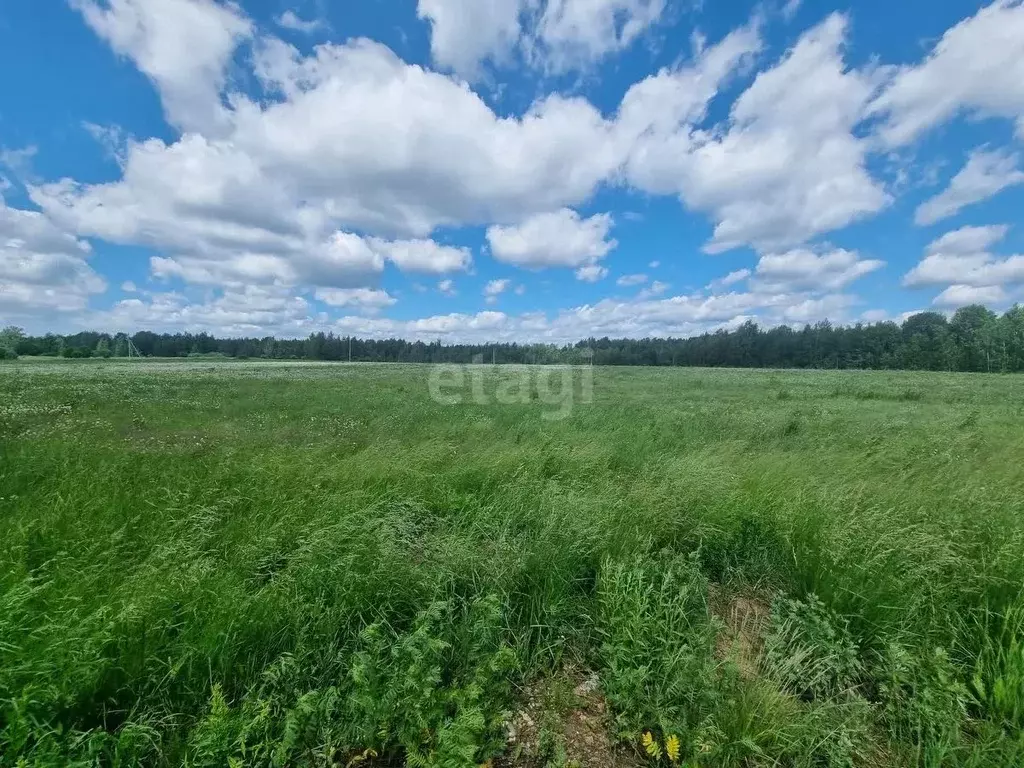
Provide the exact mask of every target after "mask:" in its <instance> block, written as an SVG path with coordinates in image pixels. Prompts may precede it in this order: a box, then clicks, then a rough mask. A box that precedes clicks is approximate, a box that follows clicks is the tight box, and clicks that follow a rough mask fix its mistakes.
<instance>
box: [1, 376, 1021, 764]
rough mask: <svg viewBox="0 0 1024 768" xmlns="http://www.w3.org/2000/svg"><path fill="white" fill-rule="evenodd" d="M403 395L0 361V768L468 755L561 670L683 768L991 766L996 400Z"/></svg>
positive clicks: (1009, 686) (709, 394)
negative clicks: (592, 676) (746, 632)
mask: <svg viewBox="0 0 1024 768" xmlns="http://www.w3.org/2000/svg"><path fill="white" fill-rule="evenodd" d="M486 370H487V373H486V375H487V377H488V378H487V387H488V391H493V389H494V388H495V387H497V386H498V384H499V383H500V381H501V380H504V379H507V378H508V377H510V376H513V375H518V374H514V373H513V371H512V370H511V369H504V368H495V369H491V368H487V369H486ZM428 373H429V370H428V369H427V368H425V367H418V366H384V365H382V366H371V365H355V366H347V365H336V366H331V365H288V364H256V363H253V364H237V363H236V364H211V363H205V362H204V363H195V362H191V363H184V364H174V363H149V364H147V363H142V364H139V365H130V364H127V363H123V362H121V363H118V362H109V363H106V364H102V365H89V364H75V363H64V364H54V365H47V366H38V365H37V366H33V365H29V364H26V365H21V364H12V365H7V366H4V367H3V368H2V369H0V497H2V498H0V765H12V766H13V765H18V764H19V761H21V763H23V764H28V765H69V764H73V765H135V764H146V765H211V766H212V765H221V766H222V765H268V764H273V765H342V764H347V763H349V761H351V760H353V759H354V758H355V759H356V761H357V763H359V762H360V759H362V763H367V762H368V763H374V762H378V763H380V762H387V763H388V764H398V763H408V764H410V765H414V766H469V765H476V764H478V763H480V762H483V761H484V760H486V759H488V758H491V757H493V756H495V755H498V754H499V753H500V752H501V751H502V749H503V746H504V741H503V722H504V720H505V718H506V716H507V712H509V711H513V710H515V708H516V707H517V703H516V696H517V693H516V691H517V689H518V686H520V685H521V684H523V683H525V682H527V681H529V680H531V679H533V678H534V677H536V676H538V675H541V674H548V673H552V672H555V673H557V670H558V669H559V668H560V667H561V666H562V665H563V664H565V663H567V662H572V663H573V664H574V665H585V666H588V667H590V668H592V669H594V670H595V671H597V672H598V674H599V679H600V681H601V688H602V693H603V695H604V696H605V697H606V699H607V701H608V704H609V706H610V708H611V723H610V728H611V729H612V731H613V734H614V735H615V736H616V737H618V738H621V739H622V740H623V741H624V742H626V743H627V744H633V745H636V744H637V739H638V738H639V736H640V735H641V734H642V733H643V732H645V731H653V732H655V733H657V734H659V735H667V734H673V735H676V736H677V737H679V738H680V740H681V744H682V749H681V752H682V755H681V757H682V759H683V760H688V761H690V762H691V763H693V762H696V763H697V764H700V765H806V766H822V765H907V766H910V765H927V766H946V765H964V766H968V765H973V766H987V765H1007V766H1011V765H1019V764H1021V761H1022V760H1024V743H1022V741H1021V736H1020V734H1021V730H1022V720H1021V717H1022V712H1024V692H1022V685H1024V651H1022V648H1024V598H1022V596H1021V592H1022V586H1024V516H1022V508H1021V507H1022V503H1024V502H1022V499H1024V495H1022V493H1021V492H1022V490H1024V475H1022V471H1024V470H1022V462H1021V459H1022V458H1024V445H1022V435H1024V429H1022V427H1024V400H1022V398H1021V395H1022V394H1024V381H1021V380H1019V379H1018V378H1016V377H1009V376H1006V377H1000V376H980V375H979V376H973V375H964V374H948V375H947V374H925V373H913V374H911V373H907V374H895V373H859V372H763V371H730V370H715V371H710V370H699V369H685V370H680V369H675V370H659V369H602V368H597V369H595V384H594V394H595V399H594V402H593V403H592V404H582V403H577V404H576V406H575V407H574V408H573V410H572V412H571V414H570V415H569V417H568V418H566V419H564V420H561V421H552V420H549V419H545V418H542V413H543V405H542V404H540V403H537V402H534V401H530V402H523V403H520V404H515V405H500V404H497V403H493V402H492V403H490V404H488V405H474V404H472V403H465V404H461V405H457V406H444V405H441V404H439V403H436V402H434V401H432V400H431V399H430V397H429V391H428V387H427V377H428ZM712 595H716V596H717V597H716V599H717V601H718V602H722V601H724V602H726V603H727V602H728V600H729V599H730V597H729V596H731V595H747V596H751V595H752V596H754V599H756V600H758V601H760V602H762V603H764V605H765V606H766V613H767V619H766V621H765V622H764V626H763V627H762V628H761V630H760V632H761V635H760V636H759V637H758V638H756V643H755V645H756V647H757V648H758V658H757V659H756V660H754V662H753V663H752V664H747V665H746V667H752V668H753V669H752V670H751V669H750V668H746V667H744V666H743V665H738V664H737V663H736V661H735V659H733V658H731V657H730V655H729V654H727V653H723V652H722V650H721V646H722V642H721V638H723V637H725V636H727V635H728V634H729V631H730V628H729V627H728V626H727V623H728V617H727V616H726V615H725V613H724V612H723V611H721V610H719V608H718V607H717V606H716V604H715V603H716V600H713V599H711V596H712ZM368 750H370V751H368ZM357 763H356V764H357Z"/></svg>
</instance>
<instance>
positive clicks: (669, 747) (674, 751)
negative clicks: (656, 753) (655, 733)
mask: <svg viewBox="0 0 1024 768" xmlns="http://www.w3.org/2000/svg"><path fill="white" fill-rule="evenodd" d="M665 753H666V754H667V755H668V759H669V760H671V761H672V762H673V763H678V762H679V737H678V736H676V735H675V734H672V735H671V736H669V737H668V738H667V739H665Z"/></svg>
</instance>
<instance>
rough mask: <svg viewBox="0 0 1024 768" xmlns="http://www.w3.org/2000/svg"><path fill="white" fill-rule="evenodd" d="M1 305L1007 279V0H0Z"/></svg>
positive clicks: (479, 296) (339, 301) (280, 320)
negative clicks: (987, 0)
mask: <svg viewBox="0 0 1024 768" xmlns="http://www.w3.org/2000/svg"><path fill="white" fill-rule="evenodd" d="M0 71H4V72H6V73H8V76H7V77H4V78H2V79H0V323H2V324H8V323H14V324H18V325H22V326H24V327H25V328H27V329H29V330H30V331H35V332H40V331H44V330H55V331H75V330H80V329H86V328H88V329H98V330H110V331H115V330H127V331H135V330H141V329H151V330H158V331H177V330H192V331H201V330H204V331H209V332H213V333H217V334H230V335H240V334H244V335H265V334H274V335H278V336H288V337H301V336H305V335H307V334H308V333H309V332H311V331H318V330H324V331H330V330H333V331H334V332H336V333H340V334H349V333H355V334H357V335H362V336H404V337H407V338H423V339H442V340H452V341H454V340H494V339H518V340H536V341H555V342H561V341H570V340H575V339H578V338H581V337H586V336H591V335H596V336H604V335H610V336H648V335H676V336H678V335H691V334H695V333H700V332H702V331H705V330H713V329H716V328H721V327H726V328H728V327H733V326H735V325H737V324H739V323H742V322H743V321H745V320H748V319H753V320H756V321H757V322H759V323H762V324H765V325H777V324H781V323H787V324H791V325H799V324H803V323H805V322H814V321H817V320H822V319H829V320H831V321H832V322H837V323H851V322H857V321H873V320H879V319H896V320H899V319H900V318H901V317H903V316H905V315H906V314H908V313H913V312H915V311H921V310H925V309H936V310H939V311H944V312H951V311H953V310H955V309H956V307H958V306H962V305H964V304H968V303H975V302H977V303H983V304H986V305H988V306H990V307H991V308H993V309H995V310H1000V309H1003V308H1006V307H1008V306H1010V305H1012V304H1013V303H1014V302H1015V301H1017V300H1019V299H1020V298H1021V297H1022V295H1024V255H1019V254H1024V221H1022V217H1021V212H1022V211H1024V163H1022V161H1021V159H1020V151H1021V145H1022V142H1024V6H1022V4H1021V2H1019V0H1013V1H1011V0H1001V1H999V2H995V3H992V4H989V5H981V4H978V3H971V2H959V1H956V2H952V1H948V2H934V1H933V2H924V1H923V0H906V2H900V3H893V2H891V0H890V1H889V2H884V3H883V2H881V1H880V0H863V1H862V2H858V3H856V4H847V5H839V6H836V5H833V4H830V3H824V2H815V1H814V0H803V2H798V0H788V2H787V0H775V2H764V1H762V2H756V3H754V2H733V3H710V2H706V1H705V2H699V1H698V2H694V1H692V0H690V1H688V2H673V1H672V0H402V1H399V0H388V1H385V0H365V1H364V2H329V1H328V0H258V1H257V0H250V1H249V2H244V3H238V4H229V3H224V2H218V0H69V1H68V2H61V1H60V0H6V2H5V3H4V5H3V9H2V10H0Z"/></svg>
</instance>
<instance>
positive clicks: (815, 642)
mask: <svg viewBox="0 0 1024 768" xmlns="http://www.w3.org/2000/svg"><path fill="white" fill-rule="evenodd" d="M765 669H766V671H767V672H768V674H769V675H770V676H772V677H773V678H774V679H775V680H777V681H778V682H779V684H780V685H782V687H783V688H784V689H785V690H788V691H790V692H792V693H794V694H796V695H798V696H801V697H803V698H805V699H819V698H829V697H834V696H837V695H838V694H840V693H843V692H845V691H848V690H850V689H851V688H852V687H853V686H855V685H856V683H857V681H858V678H859V677H860V675H861V673H862V666H861V663H860V660H859V658H858V653H857V644H856V643H855V642H854V641H853V638H852V637H851V636H850V631H849V628H848V626H847V623H846V621H845V620H844V619H843V618H842V617H840V616H837V615H836V614H835V613H833V612H832V611H830V610H829V609H828V608H827V607H826V606H825V604H824V603H822V602H821V600H819V599H818V598H817V596H815V595H813V594H811V595H808V596H807V598H806V599H805V600H791V599H787V598H779V599H777V600H776V601H775V602H774V603H773V604H772V615H771V630H770V632H769V634H768V637H767V638H766V640H765Z"/></svg>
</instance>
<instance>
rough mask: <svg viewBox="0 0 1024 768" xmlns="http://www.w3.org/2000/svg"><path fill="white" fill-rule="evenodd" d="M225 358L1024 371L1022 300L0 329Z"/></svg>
mask: <svg viewBox="0 0 1024 768" xmlns="http://www.w3.org/2000/svg"><path fill="white" fill-rule="evenodd" d="M129 339H130V340H131V344H132V345H134V349H132V350H131V351H132V354H135V353H136V352H137V353H139V354H141V355H142V356H144V357H228V358H264V359H285V360H352V361H360V362H396V363H471V362H480V361H482V362H487V363H490V362H495V363H541V364H544V363H584V362H588V361H590V360H591V359H592V360H593V363H594V364H595V365H682V366H712V367H715V366H723V367H743V368H871V369H915V370H930V371H987V372H1015V371H1024V307H1021V306H1014V307H1013V308H1012V309H1010V310H1009V311H1007V312H1006V313H1005V314H1003V315H997V314H996V313H994V312H991V311H990V310H988V309H986V308H985V307H983V306H978V305H973V306H968V307H963V308H962V309H959V310H957V312H956V313H955V314H954V315H953V316H952V318H949V319H947V318H946V316H945V315H942V314H939V313H937V312H922V313H920V314H916V315H913V316H911V317H909V318H908V319H907V320H905V321H904V322H903V323H902V325H901V324H898V323H895V322H880V323H871V324H857V325H852V326H840V325H832V324H831V323H829V322H827V321H825V322H819V323H816V324H814V325H807V326H804V327H802V328H791V327H788V326H779V327H774V328H760V327H758V326H757V325H756V324H755V323H753V322H746V323H744V324H743V325H741V326H739V327H738V328H736V329H734V330H731V331H726V330H720V331H715V332H714V333H705V334H702V335H700V336H693V337H689V338H678V339H677V338H667V339H660V338H647V339H610V338H607V337H604V338H589V339H583V340H581V341H578V342H576V343H575V344H566V345H561V346H559V345H553V344H518V343H495V344H442V343H441V342H440V341H436V342H422V341H405V340H403V339H379V340H375V339H357V338H351V337H348V336H335V335H333V334H330V333H328V334H324V333H315V334H311V335H310V336H309V338H306V339H276V338H273V337H270V336H268V337H264V338H224V339H221V338H216V337H214V336H211V335H209V334H207V333H175V334H169V333H152V332H150V331H139V332H138V333H136V334H134V335H132V336H130V337H129V336H128V335H126V334H123V333H120V334H107V333H97V332H84V333H76V334H73V335H69V336H61V335H57V334H46V335H45V336H29V335H26V334H25V333H23V332H22V331H21V329H20V328H16V327H13V326H10V327H8V328H5V329H4V330H3V331H0V358H3V357H7V358H14V357H17V356H19V355H48V356H60V357H70V358H82V357H127V356H129V350H130V347H131V345H130V344H129Z"/></svg>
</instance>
